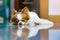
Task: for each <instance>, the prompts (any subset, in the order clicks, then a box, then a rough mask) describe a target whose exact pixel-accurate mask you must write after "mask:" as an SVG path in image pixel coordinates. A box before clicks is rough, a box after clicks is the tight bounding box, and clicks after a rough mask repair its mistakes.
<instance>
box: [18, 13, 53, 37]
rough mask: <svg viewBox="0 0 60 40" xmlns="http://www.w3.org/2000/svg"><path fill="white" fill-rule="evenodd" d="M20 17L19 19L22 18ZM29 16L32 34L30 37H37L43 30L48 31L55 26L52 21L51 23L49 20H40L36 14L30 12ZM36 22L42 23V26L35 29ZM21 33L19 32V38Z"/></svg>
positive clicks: (29, 26)
mask: <svg viewBox="0 0 60 40" xmlns="http://www.w3.org/2000/svg"><path fill="white" fill-rule="evenodd" d="M19 15H20V14H19ZM20 16H21V15H20ZM20 16H18V17H20ZM29 16H30V19H29V21H28V22H27V23H28V24H29V25H28V28H29V30H30V33H29V36H28V37H33V36H35V35H36V34H37V33H38V31H39V30H41V29H48V28H50V27H52V26H53V22H51V21H49V20H47V19H40V18H39V17H38V15H37V14H36V13H35V12H29ZM18 19H19V18H18ZM19 20H20V19H19ZM34 22H37V23H40V24H41V25H38V26H36V27H35V26H34ZM21 31H22V30H18V31H17V35H18V36H19V37H21Z"/></svg>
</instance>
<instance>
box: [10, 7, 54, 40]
mask: <svg viewBox="0 0 60 40" xmlns="http://www.w3.org/2000/svg"><path fill="white" fill-rule="evenodd" d="M10 22H11V23H13V25H14V26H13V27H12V28H13V29H14V30H13V29H12V34H13V40H17V37H20V38H22V39H23V40H28V39H27V38H28V37H32V36H35V35H36V34H37V32H38V30H40V29H47V28H50V27H52V26H53V22H51V21H49V20H46V19H40V18H39V17H38V15H37V14H36V12H30V11H29V9H28V8H27V7H25V8H23V9H22V10H21V12H17V11H16V10H15V9H13V12H12V16H11V21H10ZM26 24H29V26H30V27H28V26H26ZM37 25H40V26H41V27H39V26H37ZM15 28H16V29H15ZM17 28H18V29H17Z"/></svg>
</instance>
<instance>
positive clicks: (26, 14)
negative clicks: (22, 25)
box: [21, 7, 30, 22]
mask: <svg viewBox="0 0 60 40" xmlns="http://www.w3.org/2000/svg"><path fill="white" fill-rule="evenodd" d="M21 14H22V19H23V20H24V22H27V21H28V20H29V19H30V16H29V9H28V8H27V7H24V8H23V9H22V10H21Z"/></svg>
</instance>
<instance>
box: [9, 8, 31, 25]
mask: <svg viewBox="0 0 60 40" xmlns="http://www.w3.org/2000/svg"><path fill="white" fill-rule="evenodd" d="M29 19H30V16H29V9H28V8H27V7H24V8H23V9H22V10H21V11H20V12H17V10H15V9H13V12H12V15H11V20H10V22H12V23H13V24H17V25H20V26H21V25H22V24H25V23H27V22H28V20H29Z"/></svg>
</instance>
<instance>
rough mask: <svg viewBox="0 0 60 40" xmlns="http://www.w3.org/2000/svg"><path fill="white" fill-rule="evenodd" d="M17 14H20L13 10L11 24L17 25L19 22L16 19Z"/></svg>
mask: <svg viewBox="0 0 60 40" xmlns="http://www.w3.org/2000/svg"><path fill="white" fill-rule="evenodd" d="M17 14H18V12H17V11H16V10H15V9H13V11H12V14H11V19H10V22H16V23H17V22H18V20H17V18H16V16H17Z"/></svg>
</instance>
